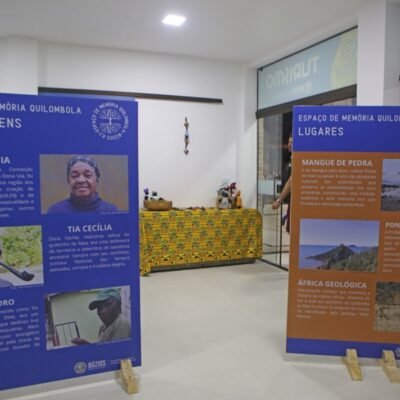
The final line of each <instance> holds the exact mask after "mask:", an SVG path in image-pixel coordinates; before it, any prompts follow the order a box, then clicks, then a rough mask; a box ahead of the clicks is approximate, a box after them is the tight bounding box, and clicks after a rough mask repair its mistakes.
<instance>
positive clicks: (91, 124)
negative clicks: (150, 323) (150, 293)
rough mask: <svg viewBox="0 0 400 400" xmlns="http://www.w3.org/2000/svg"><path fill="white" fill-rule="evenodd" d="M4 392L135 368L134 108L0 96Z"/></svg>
mask: <svg viewBox="0 0 400 400" xmlns="http://www.w3.org/2000/svg"><path fill="white" fill-rule="evenodd" d="M0 137H1V143H2V145H1V155H0V353H1V357H0V376H1V379H0V390H4V389H9V388H14V387H19V386H26V385H32V384H37V383H42V382H47V381H53V380H59V379H66V378H72V377H78V376H84V375H89V374H94V373H98V372H105V371H111V370H116V369H119V367H120V360H121V359H127V358H129V359H131V360H132V364H133V365H140V363H141V351H140V319H139V309H140V306H139V260H138V258H139V256H138V254H139V237H138V236H139V235H138V203H137V185H138V177H137V103H136V102H135V101H134V100H128V99H121V98H120V99H117V98H112V99H109V98H91V99H89V98H82V97H62V96H61V97H60V96H54V97H53V96H40V97H38V96H24V95H0Z"/></svg>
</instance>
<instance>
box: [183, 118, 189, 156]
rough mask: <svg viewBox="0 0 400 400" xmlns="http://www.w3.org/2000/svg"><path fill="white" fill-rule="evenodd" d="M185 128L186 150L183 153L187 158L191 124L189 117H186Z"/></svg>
mask: <svg viewBox="0 0 400 400" xmlns="http://www.w3.org/2000/svg"><path fill="white" fill-rule="evenodd" d="M183 126H184V127H185V149H184V150H183V152H184V153H185V155H186V156H187V155H188V154H189V122H188V120H187V117H185V123H184V124H183Z"/></svg>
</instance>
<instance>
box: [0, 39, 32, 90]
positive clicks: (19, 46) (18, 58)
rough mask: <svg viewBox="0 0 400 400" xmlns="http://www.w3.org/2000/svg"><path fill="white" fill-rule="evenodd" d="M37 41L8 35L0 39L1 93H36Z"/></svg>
mask: <svg viewBox="0 0 400 400" xmlns="http://www.w3.org/2000/svg"><path fill="white" fill-rule="evenodd" d="M37 54H38V51H37V42H36V41H35V40H33V39H28V38H20V37H9V38H7V39H1V40H0V90H1V92H3V93H19V94H36V93H37V80H38V56H37Z"/></svg>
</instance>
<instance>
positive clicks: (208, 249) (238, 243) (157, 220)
mask: <svg viewBox="0 0 400 400" xmlns="http://www.w3.org/2000/svg"><path fill="white" fill-rule="evenodd" d="M261 255H262V217H261V214H260V213H259V212H258V211H257V210H255V209H251V208H243V209H232V210H218V209H213V208H210V209H205V210H200V209H199V210H171V211H141V212H140V272H141V274H142V275H146V274H148V273H149V272H151V271H152V270H153V269H157V270H160V269H163V268H165V269H167V268H176V267H179V266H180V267H187V266H201V265H204V266H206V265H215V264H218V263H220V264H228V263H229V262H230V261H232V263H233V262H237V261H242V262H249V261H254V260H255V259H256V258H260V257H261Z"/></svg>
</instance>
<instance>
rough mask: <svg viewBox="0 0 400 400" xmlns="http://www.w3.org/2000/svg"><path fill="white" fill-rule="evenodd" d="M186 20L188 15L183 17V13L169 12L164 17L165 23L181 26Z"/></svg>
mask: <svg viewBox="0 0 400 400" xmlns="http://www.w3.org/2000/svg"><path fill="white" fill-rule="evenodd" d="M185 21H186V17H183V16H182V15H173V14H168V15H167V16H166V17H165V18H164V19H163V21H162V22H163V24H165V25H173V26H180V25H182V24H183V23H184V22H185Z"/></svg>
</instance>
